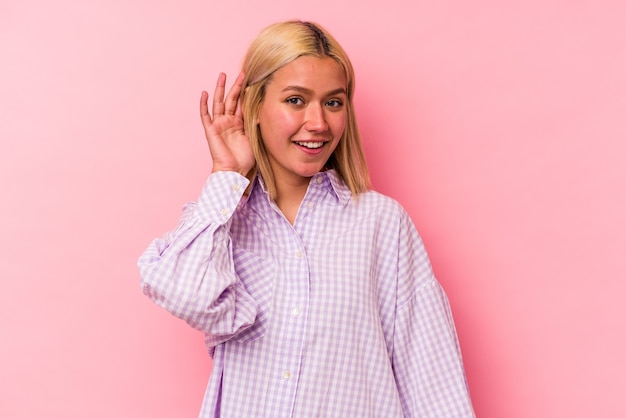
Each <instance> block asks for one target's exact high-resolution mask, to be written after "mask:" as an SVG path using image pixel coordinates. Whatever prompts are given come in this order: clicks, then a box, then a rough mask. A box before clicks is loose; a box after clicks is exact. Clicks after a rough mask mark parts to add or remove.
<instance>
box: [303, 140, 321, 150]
mask: <svg viewBox="0 0 626 418" xmlns="http://www.w3.org/2000/svg"><path fill="white" fill-rule="evenodd" d="M296 144H298V145H301V146H303V147H307V148H311V149H315V148H320V147H321V146H322V145H324V143H323V142H296Z"/></svg>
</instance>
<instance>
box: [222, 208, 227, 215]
mask: <svg viewBox="0 0 626 418" xmlns="http://www.w3.org/2000/svg"><path fill="white" fill-rule="evenodd" d="M220 213H221V214H222V215H228V209H222V210H220Z"/></svg>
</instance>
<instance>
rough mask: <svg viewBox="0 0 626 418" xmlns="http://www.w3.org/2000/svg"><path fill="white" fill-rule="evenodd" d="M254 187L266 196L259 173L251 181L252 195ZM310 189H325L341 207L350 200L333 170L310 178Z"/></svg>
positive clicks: (263, 183) (348, 192)
mask: <svg viewBox="0 0 626 418" xmlns="http://www.w3.org/2000/svg"><path fill="white" fill-rule="evenodd" d="M256 187H259V188H260V190H261V191H262V192H263V194H265V195H267V187H266V185H265V180H263V177H262V176H261V174H260V173H257V175H256V177H255V179H254V181H253V183H252V186H251V189H250V193H252V191H253V190H254V189H255V188H256ZM310 187H322V188H324V189H326V191H327V192H328V193H330V194H331V195H332V196H333V197H334V198H335V199H336V200H337V203H339V204H340V205H341V206H345V205H347V204H348V202H349V201H350V199H351V198H352V192H351V191H350V189H349V188H348V186H346V185H345V183H344V182H343V180H341V178H340V177H339V175H338V174H337V172H336V171H335V170H334V169H331V170H326V171H322V172H320V173H317V174H316V175H314V176H313V177H311V181H310V183H309V188H310Z"/></svg>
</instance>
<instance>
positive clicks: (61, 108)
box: [0, 0, 626, 418]
mask: <svg viewBox="0 0 626 418" xmlns="http://www.w3.org/2000/svg"><path fill="white" fill-rule="evenodd" d="M468 3H471V4H472V5H471V6H470V5H468ZM503 3H508V5H506V4H503ZM294 17H295V18H304V19H310V20H314V21H318V22H320V23H322V24H323V25H324V26H326V27H327V28H328V29H329V30H330V31H331V32H332V33H334V34H335V36H336V37H337V38H338V39H339V40H340V42H342V44H343V45H344V46H345V48H346V49H347V50H348V52H349V54H350V56H351V58H352V60H353V62H354V64H355V67H356V69H357V85H358V87H357V97H356V104H357V109H358V112H359V119H360V123H361V128H362V132H363V136H364V141H365V148H366V152H367V155H368V160H369V163H370V167H371V171H372V177H373V180H374V184H375V187H376V188H377V189H378V190H380V191H382V192H383V193H386V194H388V195H391V196H393V197H394V198H396V199H398V200H399V201H400V202H401V203H402V204H403V205H404V206H405V207H406V209H407V210H408V211H409V213H410V214H411V215H412V217H413V219H414V220H415V223H416V224H417V226H418V229H419V230H420V231H421V233H422V235H423V238H424V241H425V242H426V245H427V248H428V249H429V253H430V255H431V259H432V262H433V266H434V269H435V272H436V273H437V275H438V277H439V279H440V281H441V282H442V283H443V285H444V287H445V288H446V290H447V291H448V294H449V296H450V299H451V303H452V308H453V311H454V314H455V317H456V322H457V328H458V333H459V337H460V340H461V345H462V349H463V353H464V358H465V362H466V369H467V375H468V380H469V384H470V389H471V392H472V395H473V400H474V403H475V408H476V412H477V415H478V416H479V417H482V418H502V417H507V418H518V417H519V418H522V417H524V418H526V417H533V418H539V417H618V416H626V403H624V399H623V398H624V389H625V388H626V359H625V354H624V353H625V352H626V337H625V328H626V327H625V325H624V318H626V303H624V302H623V293H624V291H625V290H626V284H625V280H624V279H626V261H625V259H626V257H625V253H626V251H625V250H626V222H625V221H624V219H625V215H624V213H626V197H625V196H626V193H625V186H626V168H625V167H626V145H625V143H626V29H625V26H624V22H625V18H626V3H625V2H623V1H622V0H615V1H610V0H596V1H593V2H592V1H582V0H581V1H576V0H569V1H565V0H562V1H559V0H529V1H524V2H522V1H517V2H502V1H489V0H484V1H474V2H467V1H461V0H447V1H440V2H431V1H421V0H418V1H412V0H411V1H409V0H406V1H403V0H387V1H384V2H378V1H377V2H374V1H362V0H361V1H344V2H339V1H337V0H319V1H315V2H295V1H286V0H273V1H271V2H249V4H247V3H245V2H243V1H221V2H211V3H210V2H206V1H205V2H201V1H192V0H181V1H177V2H172V1H146V0H137V1H131V2H129V1H127V0H107V1H105V0H95V1H89V2H79V1H68V0H58V1H55V2H44V1H42V0H39V1H37V0H35V1H18V0H13V1H11V0H9V1H8V2H7V1H6V0H4V1H3V2H2V3H1V4H0V48H1V49H0V53H1V61H0V103H1V105H0V106H1V109H0V185H1V194H0V211H1V212H0V213H1V216H0V232H1V234H2V236H1V239H0V257H1V262H0V278H1V279H2V286H1V287H0V326H1V328H0V332H1V334H0V335H1V336H0V338H1V340H2V342H1V343H0V375H1V376H2V378H1V379H0V416H2V417H11V418H22V417H24V418H25V417H29V418H30V417H35V416H46V417H53V418H56V417H58V418H74V417H76V418H78V417H81V418H82V417H90V418H99V417H153V418H160V417H195V416H196V415H197V413H198V410H199V407H200V402H201V398H202V395H203V392H204V387H205V384H206V381H207V379H208V376H209V373H210V368H211V363H210V360H209V358H208V356H207V355H206V353H205V350H204V347H203V344H202V336H201V335H200V334H199V333H197V332H195V331H193V330H191V329H190V328H188V327H187V326H186V325H185V324H184V323H182V322H180V321H179V320H177V319H175V318H173V317H170V316H169V314H167V313H166V312H164V311H162V310H160V309H159V308H157V307H156V306H153V305H152V304H151V303H150V302H149V301H148V299H147V298H145V297H144V296H143V295H142V294H141V292H140V289H139V277H138V271H137V268H136V266H135V263H136V259H137V257H138V256H139V254H140V253H141V252H142V251H143V249H144V248H145V246H147V244H148V242H149V241H150V240H151V239H152V238H154V237H156V236H159V235H161V234H162V233H163V232H165V231H166V230H169V229H171V228H172V227H173V226H174V225H175V223H176V220H177V218H178V215H179V213H180V209H181V206H182V204H183V203H184V202H186V201H188V200H192V199H195V198H196V196H197V194H198V192H199V190H200V188H201V186H202V183H203V181H204V179H205V177H206V175H207V173H208V172H209V170H210V157H209V153H208V150H207V148H206V145H205V142H204V138H203V134H202V129H201V125H200V122H199V120H198V111H197V103H198V99H199V95H200V91H201V90H202V89H211V88H212V86H213V85H214V80H215V79H216V77H217V74H218V72H219V71H226V72H227V73H228V74H229V75H230V76H231V80H232V78H233V77H234V75H235V74H236V71H237V68H238V66H239V63H240V61H241V58H242V56H243V54H244V51H245V49H246V47H247V45H248V44H249V42H250V41H251V40H252V38H253V37H254V36H255V35H256V34H257V33H258V31H259V30H260V29H261V28H262V27H264V26H266V25H267V24H269V23H272V22H274V21H277V20H282V19H286V18H294Z"/></svg>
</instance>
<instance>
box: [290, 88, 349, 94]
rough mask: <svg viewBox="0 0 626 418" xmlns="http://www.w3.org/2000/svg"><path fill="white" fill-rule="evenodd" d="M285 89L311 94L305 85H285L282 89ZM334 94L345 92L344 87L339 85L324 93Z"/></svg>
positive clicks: (311, 91)
mask: <svg viewBox="0 0 626 418" xmlns="http://www.w3.org/2000/svg"><path fill="white" fill-rule="evenodd" d="M285 91H297V92H299V93H303V94H313V90H311V89H307V88H306V87H302V86H287V87H285V88H284V89H283V92H285ZM335 94H346V89H345V88H343V87H339V88H338V89H335V90H331V91H329V92H327V93H325V96H332V95H335Z"/></svg>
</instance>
